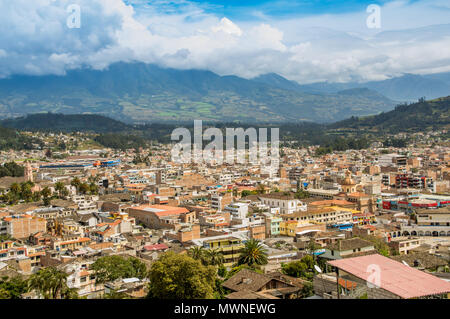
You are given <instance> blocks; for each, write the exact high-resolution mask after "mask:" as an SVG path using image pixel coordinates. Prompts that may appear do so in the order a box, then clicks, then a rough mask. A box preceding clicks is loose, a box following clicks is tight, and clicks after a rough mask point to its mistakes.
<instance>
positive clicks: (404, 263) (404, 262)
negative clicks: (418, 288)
mask: <svg viewBox="0 0 450 319" xmlns="http://www.w3.org/2000/svg"><path fill="white" fill-rule="evenodd" d="M402 263H403V265H405V266H408V267H410V266H409V265H408V264H407V263H406V261H404V260H402Z"/></svg>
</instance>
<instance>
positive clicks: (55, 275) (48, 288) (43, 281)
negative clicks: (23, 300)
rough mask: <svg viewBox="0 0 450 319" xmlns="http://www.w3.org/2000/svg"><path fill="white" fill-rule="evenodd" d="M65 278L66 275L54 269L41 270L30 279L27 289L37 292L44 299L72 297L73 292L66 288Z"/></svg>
mask: <svg viewBox="0 0 450 319" xmlns="http://www.w3.org/2000/svg"><path fill="white" fill-rule="evenodd" d="M67 276H68V275H67V273H65V272H64V271H61V270H58V269H56V268H55V267H47V268H43V269H40V270H39V271H38V272H37V273H35V274H34V275H32V276H31V277H30V279H29V281H28V287H29V289H30V290H37V292H38V293H39V294H40V295H41V296H43V297H44V298H45V299H61V298H64V297H67V296H72V297H73V293H74V291H73V290H71V289H70V288H69V287H68V286H67Z"/></svg>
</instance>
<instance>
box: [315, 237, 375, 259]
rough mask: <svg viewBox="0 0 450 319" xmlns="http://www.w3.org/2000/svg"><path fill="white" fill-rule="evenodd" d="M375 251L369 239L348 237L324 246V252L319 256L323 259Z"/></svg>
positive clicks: (340, 257) (347, 256)
mask: <svg viewBox="0 0 450 319" xmlns="http://www.w3.org/2000/svg"><path fill="white" fill-rule="evenodd" d="M375 252H376V251H375V247H374V244H373V243H371V242H370V241H367V240H363V239H361V238H349V239H342V240H338V241H337V242H335V243H333V244H330V245H328V246H326V247H325V252H324V253H323V254H322V255H321V257H322V258H325V259H342V258H349V257H354V256H355V255H362V254H369V253H375Z"/></svg>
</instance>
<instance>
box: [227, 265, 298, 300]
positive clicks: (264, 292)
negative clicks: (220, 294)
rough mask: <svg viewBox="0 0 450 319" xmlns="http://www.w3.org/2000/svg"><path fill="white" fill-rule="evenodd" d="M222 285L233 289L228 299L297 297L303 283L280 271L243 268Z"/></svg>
mask: <svg viewBox="0 0 450 319" xmlns="http://www.w3.org/2000/svg"><path fill="white" fill-rule="evenodd" d="M222 287H224V288H226V289H229V290H231V291H232V292H231V293H230V294H228V295H227V296H226V298H227V299H253V298H256V299H274V297H275V298H281V299H297V298H298V297H299V294H300V291H301V289H302V287H303V284H302V283H301V282H300V281H299V280H297V278H293V277H289V276H286V275H282V274H279V273H273V274H259V273H257V272H254V271H251V270H248V269H242V270H241V271H239V272H238V273H237V274H235V275H233V276H232V277H231V278H230V279H228V280H226V281H225V282H224V283H223V284H222Z"/></svg>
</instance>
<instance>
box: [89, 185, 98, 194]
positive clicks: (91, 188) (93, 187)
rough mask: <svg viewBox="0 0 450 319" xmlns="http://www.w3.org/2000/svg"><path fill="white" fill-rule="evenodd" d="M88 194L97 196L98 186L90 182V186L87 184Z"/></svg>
mask: <svg viewBox="0 0 450 319" xmlns="http://www.w3.org/2000/svg"><path fill="white" fill-rule="evenodd" d="M89 193H90V194H91V195H96V194H98V185H97V184H96V183H95V182H92V183H91V184H89Z"/></svg>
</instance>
